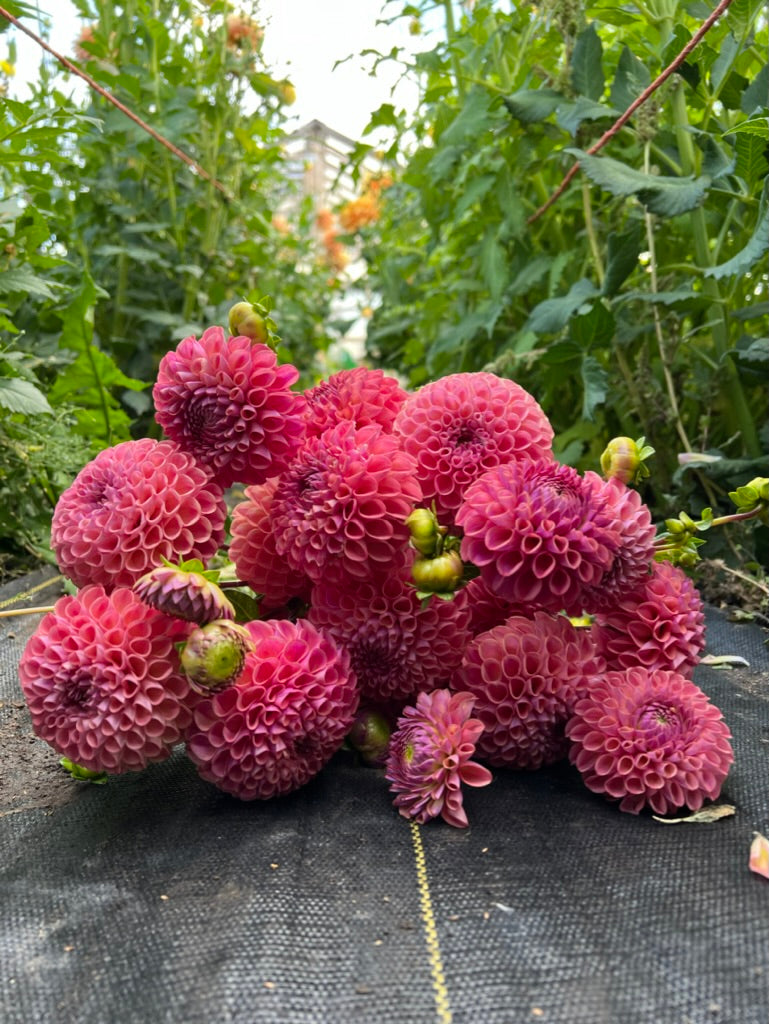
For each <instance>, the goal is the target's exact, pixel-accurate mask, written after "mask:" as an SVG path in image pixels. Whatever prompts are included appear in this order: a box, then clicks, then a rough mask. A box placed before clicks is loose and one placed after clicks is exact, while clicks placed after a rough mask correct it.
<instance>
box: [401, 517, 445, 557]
mask: <svg viewBox="0 0 769 1024" xmlns="http://www.w3.org/2000/svg"><path fill="white" fill-rule="evenodd" d="M406 526H408V528H409V531H410V533H411V546H412V547H413V548H415V549H416V550H417V551H418V552H419V553H420V555H425V556H426V557H428V558H431V557H432V556H433V555H435V554H436V553H437V551H438V546H439V544H440V541H441V537H442V536H443V534H444V533H445V532H446V530H445V528H443V527H441V526H439V525H438V520H437V518H436V515H435V513H434V512H433V511H431V509H429V508H415V509H414V511H413V512H412V513H411V515H410V516H409V517H408V519H407V520H406Z"/></svg>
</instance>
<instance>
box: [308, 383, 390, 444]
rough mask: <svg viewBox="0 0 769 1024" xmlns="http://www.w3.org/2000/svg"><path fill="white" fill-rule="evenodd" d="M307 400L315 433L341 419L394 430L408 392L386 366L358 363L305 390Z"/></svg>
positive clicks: (312, 435) (310, 424)
mask: <svg viewBox="0 0 769 1024" xmlns="http://www.w3.org/2000/svg"><path fill="white" fill-rule="evenodd" d="M304 397H305V399H306V400H307V406H306V411H305V423H306V425H307V433H308V435H310V436H311V437H319V436H320V435H321V434H322V433H323V432H324V430H328V429H329V428H330V427H335V426H336V425H337V423H342V422H344V421H349V422H351V423H353V424H354V425H355V426H356V427H365V426H368V425H369V424H370V423H376V424H378V425H379V426H380V427H381V428H382V430H383V431H384V432H385V433H386V434H390V433H392V427H393V422H394V421H395V416H396V414H397V412H398V410H399V409H400V407H401V406H402V405H403V403H404V402H405V401H406V392H405V391H404V390H403V389H402V388H401V386H400V384H399V383H398V381H397V380H396V379H395V378H394V377H388V376H387V375H386V374H385V373H383V372H382V370H369V369H368V368H367V367H365V366H358V367H356V368H355V369H354V370H340V371H339V373H334V374H332V375H331V376H330V377H329V378H328V380H324V381H321V382H320V384H316V385H315V387H313V388H308V390H307V391H305V393H304Z"/></svg>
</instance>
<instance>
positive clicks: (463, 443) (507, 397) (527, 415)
mask: <svg viewBox="0 0 769 1024" xmlns="http://www.w3.org/2000/svg"><path fill="white" fill-rule="evenodd" d="M394 432H395V434H396V435H397V436H398V437H399V438H400V439H401V444H402V445H403V450H404V451H406V452H408V453H409V454H410V455H412V456H413V457H414V458H415V459H416V461H417V465H418V467H419V468H418V479H419V482H420V484H421V485H422V491H423V493H424V498H425V502H426V503H430V502H435V509H436V512H437V514H438V518H439V519H440V520H441V522H442V523H444V525H451V524H452V523H453V521H454V516H455V514H456V511H457V509H458V508H459V506H460V505H461V503H462V498H463V496H464V494H465V492H466V490H467V488H468V487H469V486H470V484H471V483H473V481H474V480H477V479H478V477H479V476H481V474H482V473H485V472H486V471H487V470H490V469H493V468H494V467H495V466H500V465H505V464H506V463H509V462H518V461H521V460H528V459H547V458H552V450H551V445H552V440H553V429H552V427H551V426H550V422H549V420H548V419H547V417H546V416H545V414H544V413H543V412H542V409H541V408H540V407H539V405H538V404H537V402H536V401H535V399H534V398H533V397H532V396H531V395H530V394H529V393H528V391H525V390H524V389H523V388H522V387H521V386H520V385H518V384H516V383H515V382H514V381H512V380H506V379H504V378H502V377H497V376H496V375H495V374H493V373H486V372H483V371H482V372H478V373H456V374H452V375H450V376H448V377H442V378H441V379H440V380H437V381H433V382H432V383H430V384H426V385H425V386H424V387H422V388H420V389H419V391H417V392H416V393H415V394H413V395H410V396H409V398H408V399H407V400H406V402H405V403H404V405H403V407H402V408H401V410H400V412H399V413H398V416H397V417H396V420H395V425H394Z"/></svg>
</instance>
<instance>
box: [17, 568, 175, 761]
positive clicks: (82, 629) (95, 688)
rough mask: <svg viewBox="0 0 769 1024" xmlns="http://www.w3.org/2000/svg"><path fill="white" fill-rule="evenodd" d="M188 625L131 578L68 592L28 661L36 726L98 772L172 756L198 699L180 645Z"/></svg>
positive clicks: (30, 647)
mask: <svg viewBox="0 0 769 1024" xmlns="http://www.w3.org/2000/svg"><path fill="white" fill-rule="evenodd" d="M188 628H189V627H188V626H187V625H186V624H185V623H182V622H180V621H179V620H178V619H177V620H174V619H170V618H168V617H167V616H165V615H163V614H162V613H161V612H158V611H156V610H155V609H154V608H150V607H148V606H147V605H146V604H144V603H143V602H142V601H141V600H140V599H139V598H138V597H137V596H136V594H134V593H133V591H131V590H128V589H126V588H122V587H121V588H117V589H116V590H113V591H112V593H111V594H108V593H107V592H106V591H105V590H104V588H103V587H100V586H87V587H84V588H83V589H82V590H81V591H80V592H79V593H78V594H77V595H75V596H74V597H72V596H67V597H62V598H59V600H58V601H57V602H56V604H55V605H54V607H53V611H51V612H49V613H48V614H47V615H46V616H45V617H44V618H43V619H42V620H41V621H40V623H39V625H38V627H37V629H36V630H35V632H34V633H33V634H32V636H31V637H30V639H29V641H28V642H27V645H26V647H25V649H24V653H23V654H22V657H21V663H20V665H19V679H20V681H21V688H22V690H23V691H24V696H25V698H26V700H27V704H28V705H29V710H30V714H31V716H32V725H33V728H34V730H35V732H36V733H37V735H38V736H39V737H40V738H41V739H43V740H45V741H46V743H49V744H50V745H51V746H52V747H53V748H54V750H56V751H58V753H60V754H63V755H64V757H67V758H69V759H70V760H71V761H74V762H75V764H78V765H81V766H82V767H84V768H88V769H90V770H91V771H96V772H109V773H111V774H119V773H121V772H127V771H139V770H140V769H142V768H144V767H145V766H146V765H147V764H149V763H151V762H154V761H162V760H164V759H165V758H167V757H168V755H169V754H170V752H171V748H172V747H173V746H174V745H175V744H176V743H179V742H180V740H181V739H182V737H183V734H184V731H185V729H186V728H187V726H188V725H189V723H190V721H191V719H192V713H191V710H190V708H191V706H192V704H193V702H194V699H195V698H194V697H193V695H192V693H191V690H190V687H189V684H188V683H187V680H186V679H185V678H184V676H183V675H182V674H181V672H180V671H179V662H178V658H177V656H176V651H175V648H174V643H175V641H176V640H181V639H183V637H184V635H185V633H186V632H187V630H188Z"/></svg>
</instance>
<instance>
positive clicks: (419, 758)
mask: <svg viewBox="0 0 769 1024" xmlns="http://www.w3.org/2000/svg"><path fill="white" fill-rule="evenodd" d="M472 711H473V697H472V694H469V693H453V694H452V693H449V691H448V690H433V691H432V693H420V694H419V696H418V697H417V701H416V707H407V708H406V709H405V710H404V712H403V716H402V717H401V718H399V719H398V726H397V729H396V731H395V732H394V733H393V735H392V738H391V739H390V750H389V753H388V755H387V762H386V767H385V777H386V778H387V781H388V782H389V783H390V784H391V785H390V790H391V791H392V792H393V793H397V796H396V797H395V800H394V801H393V803H394V804H395V806H396V807H397V808H398V810H399V811H400V813H401V814H402V815H403V817H404V818H413V819H414V820H415V821H417V822H418V823H419V824H420V825H421V824H423V823H424V822H426V821H428V820H429V819H430V818H437V817H438V815H440V816H441V817H442V818H443V820H444V821H446V822H448V823H449V825H454V826H455V827H456V828H466V827H467V825H468V821H467V814H466V813H465V809H464V807H463V806H462V783H463V782H464V783H466V784H467V785H468V786H487V785H488V784H489V783H490V782H491V778H492V776H491V772H490V771H489V770H488V768H484V767H483V766H482V765H480V764H477V763H476V762H475V761H473V760H471V759H472V756H473V754H474V753H475V742H476V740H477V739H478V736H479V734H480V732H481V730H482V729H483V726H482V724H481V723H480V722H479V721H478V720H477V719H475V718H471V717H470V716H471V714H472Z"/></svg>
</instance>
